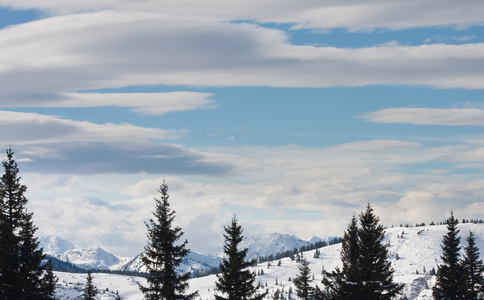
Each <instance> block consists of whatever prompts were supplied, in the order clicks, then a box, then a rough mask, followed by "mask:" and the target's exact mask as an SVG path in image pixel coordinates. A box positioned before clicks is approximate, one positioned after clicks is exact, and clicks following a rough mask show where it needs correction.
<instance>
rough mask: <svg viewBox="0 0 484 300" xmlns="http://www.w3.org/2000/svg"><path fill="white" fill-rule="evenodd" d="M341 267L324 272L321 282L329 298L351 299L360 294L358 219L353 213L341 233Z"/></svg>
mask: <svg viewBox="0 0 484 300" xmlns="http://www.w3.org/2000/svg"><path fill="white" fill-rule="evenodd" d="M340 257H341V262H342V263H343V267H342V269H339V268H338V267H337V268H335V270H334V271H332V272H325V277H324V278H323V284H324V285H325V286H326V288H327V289H328V297H329V298H330V299H353V298H354V297H355V296H356V295H359V294H360V290H361V285H362V282H361V280H360V276H359V240H358V220H357V219H356V216H355V215H353V217H352V218H351V222H350V224H349V225H348V228H347V230H346V231H345V233H344V235H343V241H342V243H341V252H340Z"/></svg>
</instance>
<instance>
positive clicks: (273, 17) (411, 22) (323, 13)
mask: <svg viewBox="0 0 484 300" xmlns="http://www.w3.org/2000/svg"><path fill="white" fill-rule="evenodd" d="M0 5H2V6H5V7H11V8H15V9H41V10H45V11H47V12H48V13H51V14H53V15H56V14H70V13H79V12H90V11H101V10H117V11H130V12H136V11H141V12H145V11H150V12H159V13H165V14H168V15H179V16H200V17H204V18H217V19H223V20H251V21H255V22H261V23H288V24H294V27H295V28H312V29H328V28H349V29H351V30H368V29H374V28H389V29H402V28H413V27H416V26H418V27H428V26H442V25H447V26H459V27H464V26H471V25H475V24H482V22H483V17H482V14H480V12H481V11H482V10H483V9H484V6H483V4H482V3H480V1H472V0H463V1H459V2H458V3H457V2H454V1H436V0H431V1H425V2H422V1H418V0H409V1H405V2H401V1H386V2H384V3H382V2H381V1H378V0H371V1H365V2H361V1H349V2H345V3H344V4H343V3H340V2H337V1H336V2H335V1H310V0H302V1H297V2H295V1H277V0H268V1H264V2H261V1H256V0H247V1H244V2H226V1H220V0H208V1H204V2H203V3H201V2H199V1H196V0H189V1H183V3H180V2H179V1H176V0H168V1H142V2H140V1H135V0H123V1H116V0H102V1H101V0H85V1H57V0H45V1H35V0H24V1H15V0H1V1H0ZM388 16H391V18H389V17H388Z"/></svg>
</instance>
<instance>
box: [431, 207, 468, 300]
mask: <svg viewBox="0 0 484 300" xmlns="http://www.w3.org/2000/svg"><path fill="white" fill-rule="evenodd" d="M457 224H458V221H457V219H455V218H454V213H453V212H451V213H450V218H449V219H448V220H447V234H446V235H444V237H443V239H442V256H441V258H442V262H443V264H442V265H440V266H439V272H438V273H437V281H436V283H435V285H434V287H433V289H432V294H433V296H434V299H441V298H444V297H447V298H450V299H452V300H459V299H464V294H465V290H464V287H465V281H464V278H465V277H464V271H463V268H462V266H461V264H460V262H459V257H460V253H459V251H460V249H461V247H460V245H459V244H460V237H459V236H458V234H459V230H458V229H457Z"/></svg>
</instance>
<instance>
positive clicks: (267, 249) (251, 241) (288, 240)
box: [39, 233, 323, 273]
mask: <svg viewBox="0 0 484 300" xmlns="http://www.w3.org/2000/svg"><path fill="white" fill-rule="evenodd" d="M320 241H323V239H321V238H316V237H313V238H312V239H311V240H310V241H304V240H302V239H299V238H298V237H296V236H294V235H288V234H281V233H258V234H256V235H253V236H249V237H245V238H244V240H243V241H242V243H241V245H240V246H241V247H243V248H248V249H249V250H248V252H247V258H248V259H256V258H258V257H261V256H262V257H266V256H268V255H271V254H272V255H275V254H277V253H281V252H285V251H288V250H293V249H295V248H297V249H300V248H301V247H302V246H309V245H311V244H313V243H315V242H320ZM39 242H40V245H39V246H40V247H42V248H43V249H44V253H45V254H48V255H49V256H52V257H55V258H57V259H59V260H61V261H64V262H68V263H71V264H73V265H75V266H77V267H79V268H81V269H85V270H110V271H131V272H141V273H142V272H145V271H146V270H145V268H144V266H143V264H142V262H141V256H140V255H137V256H135V257H130V258H129V257H121V256H117V255H115V254H112V253H109V252H107V251H105V250H104V249H102V248H100V247H98V246H91V247H87V248H77V247H75V246H74V245H73V244H72V243H70V242H69V241H67V240H65V239H63V238H61V237H58V236H44V237H41V238H40V239H39ZM222 257H223V251H222V249H219V251H216V252H214V253H198V252H195V251H191V252H190V253H189V254H188V255H187V257H186V258H185V260H184V261H183V263H182V265H181V266H180V268H179V271H180V272H199V271H207V270H210V269H213V268H217V267H218V266H219V264H220V261H221V259H222Z"/></svg>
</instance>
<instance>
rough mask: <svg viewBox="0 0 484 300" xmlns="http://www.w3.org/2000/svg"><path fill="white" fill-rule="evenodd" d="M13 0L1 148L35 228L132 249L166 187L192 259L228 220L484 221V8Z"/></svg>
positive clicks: (0, 33) (299, 226) (0, 44)
mask: <svg viewBox="0 0 484 300" xmlns="http://www.w3.org/2000/svg"><path fill="white" fill-rule="evenodd" d="M259 2H260V1H245V2H244V3H230V2H221V1H217V0H213V1H211V0H210V1H208V2H204V3H203V5H201V4H199V3H198V1H186V2H183V5H182V4H181V3H180V2H179V1H144V2H142V3H140V2H139V1H130V0H126V1H111V0H105V1H99V0H97V1H90V0H87V1H82V2H77V1H62V2H58V1H53V0H52V1H51V0H46V1H42V2H41V3H39V1H22V4H19V3H17V2H14V1H8V0H0V49H1V50H0V62H1V63H0V106H1V107H0V114H1V115H2V116H1V118H0V120H1V122H2V124H1V126H0V141H1V143H2V145H3V147H4V148H7V147H9V146H11V147H12V148H13V150H14V151H15V152H16V157H17V159H18V161H19V165H20V169H21V172H22V178H23V180H24V183H25V184H27V186H28V193H29V194H28V196H29V199H30V207H31V210H32V211H33V212H34V216H35V221H36V224H37V225H38V226H39V234H42V235H48V234H53V235H59V236H61V237H63V238H66V239H68V240H70V241H72V242H73V243H74V244H76V245H78V246H81V247H83V246H90V245H93V244H96V245H100V246H102V247H103V248H105V249H106V250H108V251H112V252H114V253H117V254H121V255H135V254H137V253H138V252H139V251H141V250H142V247H143V245H144V244H145V230H146V229H145V227H144V224H143V220H146V219H147V218H149V216H150V211H151V210H153V209H154V202H153V197H154V196H156V195H157V192H156V190H157V188H158V186H159V184H160V182H161V180H163V178H165V179H166V180H167V183H168V185H169V188H170V194H171V199H172V200H171V201H172V202H171V205H172V207H173V208H174V209H175V210H176V211H177V222H178V224H179V225H180V226H181V227H182V228H183V229H184V231H185V236H186V238H187V239H188V241H189V244H190V247H191V248H192V249H193V250H197V251H208V250H210V249H212V248H213V247H216V246H220V245H221V244H222V231H223V225H225V224H227V223H228V222H229V221H230V218H231V216H232V215H233V213H237V214H238V215H239V219H240V221H241V223H242V225H244V227H245V228H246V233H247V234H251V233H255V232H257V231H260V230H264V231H267V232H282V233H289V234H295V235H297V236H299V237H301V238H304V239H309V238H311V237H312V236H314V235H317V236H337V235H341V234H342V232H343V231H344V229H345V228H346V225H347V223H348V221H349V220H350V218H351V216H352V214H353V213H358V212H360V211H361V210H362V209H363V207H364V205H365V204H366V203H367V202H368V201H370V202H371V203H372V204H373V206H374V208H375V210H376V212H377V213H378V214H379V215H380V217H381V220H382V222H383V223H384V224H385V225H387V226H391V225H399V224H407V223H409V224H413V223H417V222H418V223H421V222H430V221H432V220H434V221H440V220H443V219H445V218H446V217H447V216H448V214H449V211H450V210H451V209H452V210H454V213H455V215H456V216H457V217H459V218H483V217H484V203H483V202H482V199H483V197H484V188H483V187H484V172H483V169H484V135H483V133H484V101H483V100H484V99H483V96H484V92H483V88H484V80H483V79H484V43H483V39H484V26H483V24H484V18H483V17H482V13H480V12H482V11H483V9H484V7H483V6H484V4H481V3H480V2H476V1H463V2H462V1H461V2H459V3H455V2H453V1H439V2H436V1H426V2H425V3H421V1H406V2H399V1H385V2H381V1H376V0H374V1H364V2H361V1H355V2H348V3H345V4H344V5H343V4H340V3H339V2H335V1H309V0H308V1H266V2H264V3H259Z"/></svg>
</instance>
